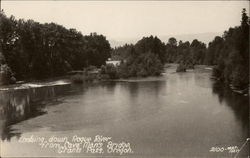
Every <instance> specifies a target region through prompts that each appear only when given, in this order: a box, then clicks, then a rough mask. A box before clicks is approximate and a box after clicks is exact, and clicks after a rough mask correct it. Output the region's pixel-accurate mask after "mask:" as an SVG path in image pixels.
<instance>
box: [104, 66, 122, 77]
mask: <svg viewBox="0 0 250 158" xmlns="http://www.w3.org/2000/svg"><path fill="white" fill-rule="evenodd" d="M101 74H106V75H108V76H109V78H110V79H117V78H118V68H117V67H115V66H114V65H113V64H107V65H105V66H102V67H101Z"/></svg>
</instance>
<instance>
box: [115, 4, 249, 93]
mask: <svg viewBox="0 0 250 158" xmlns="http://www.w3.org/2000/svg"><path fill="white" fill-rule="evenodd" d="M152 54H153V55H152ZM155 55H156V58H155V57H154V56H155ZM111 56H112V58H113V59H116V60H122V59H126V60H127V62H126V63H124V64H122V67H125V71H122V72H125V73H124V75H125V76H147V75H152V74H154V73H153V72H150V71H147V67H150V70H155V69H157V70H159V68H161V67H162V65H161V64H164V63H180V64H182V65H184V66H185V67H186V68H193V66H194V65H196V64H205V65H214V70H213V74H214V76H215V77H216V78H217V79H219V80H221V81H223V82H226V83H230V84H232V85H233V86H234V87H236V88H240V89H242V88H248V85H249V17H248V16H247V14H246V10H245V9H243V10H242V19H241V25H240V26H237V27H234V28H229V30H227V31H225V32H224V34H223V36H222V37H219V36H216V37H215V38H214V40H213V41H212V42H210V43H209V45H208V46H207V47H206V45H205V44H204V43H202V42H201V41H198V40H197V39H194V40H193V41H192V42H191V43H190V42H188V41H187V42H183V41H179V42H177V40H176V39H175V38H174V37H172V38H170V39H169V40H168V42H167V43H166V44H164V43H163V42H161V40H160V39H158V38H157V37H153V36H150V37H144V38H143V39H142V40H140V41H138V42H137V43H136V44H135V45H132V44H131V45H124V46H122V47H117V48H115V49H113V50H112V52H111ZM142 57H143V58H142ZM159 60H160V61H161V62H160V63H159ZM148 61H149V62H148ZM152 62H153V63H152ZM149 63H150V64H149ZM147 64H148V65H147ZM145 70H146V71H145ZM158 73H159V72H157V73H156V74H158ZM141 74H142V75H141Z"/></svg>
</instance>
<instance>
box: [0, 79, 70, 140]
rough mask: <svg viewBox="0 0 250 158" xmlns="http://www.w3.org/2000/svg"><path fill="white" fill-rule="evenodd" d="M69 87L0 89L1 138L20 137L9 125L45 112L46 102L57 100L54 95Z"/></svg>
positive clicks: (61, 93) (60, 93)
mask: <svg viewBox="0 0 250 158" xmlns="http://www.w3.org/2000/svg"><path fill="white" fill-rule="evenodd" d="M69 88H70V85H69V84H68V85H59V86H45V87H39V88H28V89H18V90H2V91H0V98H1V100H0V116H1V118H0V121H1V131H0V134H1V138H2V140H7V141H10V139H11V137H13V136H16V137H20V135H21V133H19V132H17V131H16V130H15V129H12V128H11V125H13V124H16V123H18V122H21V121H24V120H27V119H30V118H34V117H37V116H39V115H43V114H45V113H46V111H44V107H45V106H46V104H47V103H48V102H54V101H57V100H56V97H58V96H60V95H63V94H65V93H66V92H67V91H69Z"/></svg>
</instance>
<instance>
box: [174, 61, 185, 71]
mask: <svg viewBox="0 0 250 158" xmlns="http://www.w3.org/2000/svg"><path fill="white" fill-rule="evenodd" d="M176 72H186V66H185V65H184V64H182V63H181V64H179V65H178V67H177V69H176Z"/></svg>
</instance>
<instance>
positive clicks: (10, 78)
mask: <svg viewBox="0 0 250 158" xmlns="http://www.w3.org/2000/svg"><path fill="white" fill-rule="evenodd" d="M14 83H16V78H15V77H14V74H13V73H12V71H11V69H10V67H9V66H8V65H6V64H4V65H1V66H0V85H5V84H14Z"/></svg>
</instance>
